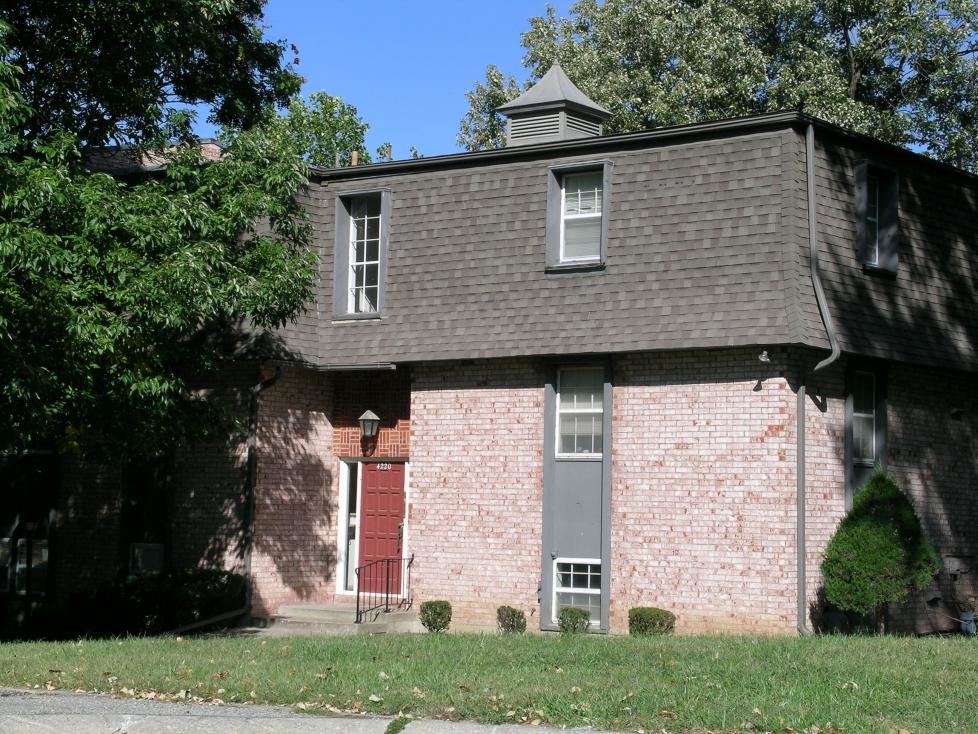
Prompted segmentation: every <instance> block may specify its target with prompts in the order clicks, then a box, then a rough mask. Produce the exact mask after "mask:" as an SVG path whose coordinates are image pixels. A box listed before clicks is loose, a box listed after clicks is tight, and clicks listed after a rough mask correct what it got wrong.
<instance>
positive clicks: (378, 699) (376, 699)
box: [369, 693, 384, 703]
mask: <svg viewBox="0 0 978 734" xmlns="http://www.w3.org/2000/svg"><path fill="white" fill-rule="evenodd" d="M369 700H370V701H373V702H374V703H380V702H381V701H383V700H384V699H382V698H381V697H380V696H378V695H377V694H376V693H371V694H370V696H369Z"/></svg>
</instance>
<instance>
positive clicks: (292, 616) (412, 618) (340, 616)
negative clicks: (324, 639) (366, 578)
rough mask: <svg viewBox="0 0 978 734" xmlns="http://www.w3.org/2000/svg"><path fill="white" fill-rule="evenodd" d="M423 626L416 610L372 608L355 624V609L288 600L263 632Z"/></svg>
mask: <svg viewBox="0 0 978 734" xmlns="http://www.w3.org/2000/svg"><path fill="white" fill-rule="evenodd" d="M421 631H423V628H422V627H421V623H420V622H419V621H418V617H417V614H416V613H415V612H414V611H413V610H403V609H401V610H392V611H390V612H388V613H384V612H373V613H371V614H370V615H368V617H367V619H366V620H365V621H364V622H362V623H361V624H356V610H355V609H349V608H346V607H332V606H328V605H323V604H289V605H286V606H283V607H281V608H280V609H279V614H278V615H277V616H275V617H273V618H272V619H270V620H268V624H267V625H266V626H264V627H262V628H261V634H266V635H273V636H281V635H323V636H327V635H363V634H393V633H402V632H421Z"/></svg>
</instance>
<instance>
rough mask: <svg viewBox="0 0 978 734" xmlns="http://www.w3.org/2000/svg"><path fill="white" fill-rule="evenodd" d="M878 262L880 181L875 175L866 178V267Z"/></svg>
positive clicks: (868, 175)
mask: <svg viewBox="0 0 978 734" xmlns="http://www.w3.org/2000/svg"><path fill="white" fill-rule="evenodd" d="M879 262H880V179H879V176H877V175H876V174H875V173H869V174H867V176H866V255H865V263H866V264H867V265H879Z"/></svg>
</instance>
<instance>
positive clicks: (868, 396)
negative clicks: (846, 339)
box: [850, 372, 878, 466]
mask: <svg viewBox="0 0 978 734" xmlns="http://www.w3.org/2000/svg"><path fill="white" fill-rule="evenodd" d="M850 389H851V391H852V460H853V463H854V464H856V465H859V466H873V465H874V464H875V463H876V459H877V457H878V452H877V446H876V433H877V432H876V375H874V374H873V373H872V372H853V373H852V377H851V387H850Z"/></svg>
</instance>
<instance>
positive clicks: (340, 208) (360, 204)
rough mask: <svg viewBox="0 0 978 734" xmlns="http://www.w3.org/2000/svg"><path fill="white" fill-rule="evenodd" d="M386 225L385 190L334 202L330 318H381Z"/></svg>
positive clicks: (387, 203) (344, 196) (347, 197)
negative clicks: (334, 246) (334, 220)
mask: <svg viewBox="0 0 978 734" xmlns="http://www.w3.org/2000/svg"><path fill="white" fill-rule="evenodd" d="M389 223H390V192H389V191H387V190H382V191H368V192H363V193H355V194H346V195H342V196H339V197H338V198H337V200H336V249H335V262H334V276H333V317H334V318H336V319H355V318H378V317H380V315H381V314H382V312H383V307H384V280H385V276H386V271H387V240H388V229H389Z"/></svg>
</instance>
